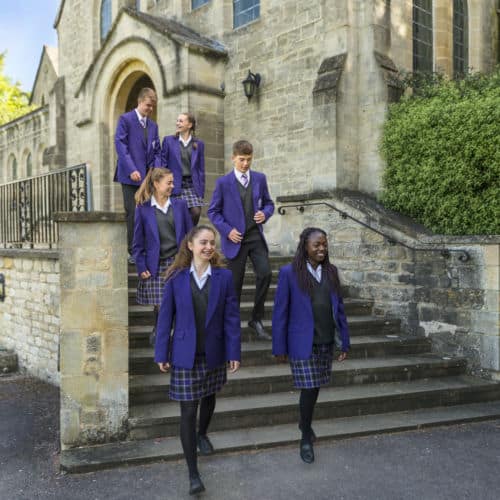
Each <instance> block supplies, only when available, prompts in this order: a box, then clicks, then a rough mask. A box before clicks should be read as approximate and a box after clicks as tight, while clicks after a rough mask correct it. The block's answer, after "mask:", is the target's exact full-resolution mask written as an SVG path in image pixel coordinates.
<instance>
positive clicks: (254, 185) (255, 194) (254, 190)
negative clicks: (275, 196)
mask: <svg viewBox="0 0 500 500" xmlns="http://www.w3.org/2000/svg"><path fill="white" fill-rule="evenodd" d="M250 175H251V176H252V201H253V210H254V212H257V210H260V209H261V206H260V205H261V204H262V201H261V203H259V191H260V189H259V182H258V180H257V178H256V176H255V175H253V174H250Z"/></svg>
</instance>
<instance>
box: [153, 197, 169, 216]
mask: <svg viewBox="0 0 500 500" xmlns="http://www.w3.org/2000/svg"><path fill="white" fill-rule="evenodd" d="M171 204H172V202H171V201H170V198H168V200H167V203H165V206H164V207H162V206H161V205H160V204H159V203H158V200H157V199H156V198H155V197H154V195H151V206H152V207H156V208H157V209H158V210H161V211H162V212H163V213H164V214H165V215H166V214H167V212H168V207H170V205H171Z"/></svg>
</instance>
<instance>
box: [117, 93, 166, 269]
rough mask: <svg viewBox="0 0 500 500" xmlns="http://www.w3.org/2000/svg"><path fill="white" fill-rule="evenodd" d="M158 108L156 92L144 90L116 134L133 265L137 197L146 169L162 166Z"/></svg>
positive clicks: (121, 120)
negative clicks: (156, 111) (154, 119)
mask: <svg viewBox="0 0 500 500" xmlns="http://www.w3.org/2000/svg"><path fill="white" fill-rule="evenodd" d="M155 106H156V93H155V91H154V90H153V89H150V88H147V87H145V88H143V89H141V91H140V92H139V96H138V98H137V108H135V109H133V110H132V111H129V112H128V113H124V114H123V115H121V116H120V118H119V120H118V125H117V127H116V133H115V147H116V155H117V158H118V159H117V163H116V171H115V177H114V181H115V182H119V183H120V184H121V185H122V194H123V206H124V208H125V214H126V217H127V246H128V253H129V259H128V260H129V262H130V263H131V264H134V263H135V262H134V259H133V257H132V239H133V237H134V214H135V198H134V197H135V193H136V192H137V190H138V189H139V186H140V185H141V182H142V181H143V180H144V178H145V177H146V173H147V169H148V168H149V167H156V166H160V164H161V161H160V138H159V136H158V125H156V123H155V122H154V121H153V120H152V119H151V115H152V114H153V111H154V108H155Z"/></svg>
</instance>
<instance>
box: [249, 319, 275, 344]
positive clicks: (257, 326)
mask: <svg viewBox="0 0 500 500" xmlns="http://www.w3.org/2000/svg"><path fill="white" fill-rule="evenodd" d="M248 326H249V327H250V328H252V329H253V330H255V332H256V333H257V339H258V340H272V339H271V335H269V334H268V333H267V332H266V330H265V329H264V325H263V324H262V322H261V321H260V320H259V319H257V320H255V319H252V321H249V322H248Z"/></svg>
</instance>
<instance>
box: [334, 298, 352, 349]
mask: <svg viewBox="0 0 500 500" xmlns="http://www.w3.org/2000/svg"><path fill="white" fill-rule="evenodd" d="M337 301H338V306H337V316H336V317H335V322H336V323H337V327H338V330H336V331H335V337H336V338H335V345H336V346H337V347H340V349H341V350H342V352H347V351H348V350H349V349H350V348H351V341H350V337H349V327H348V326H347V318H346V315H345V308H344V301H343V299H342V297H340V296H337ZM337 332H338V336H340V339H338V336H337ZM339 340H340V343H341V346H338V343H339V342H338V341H339Z"/></svg>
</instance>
